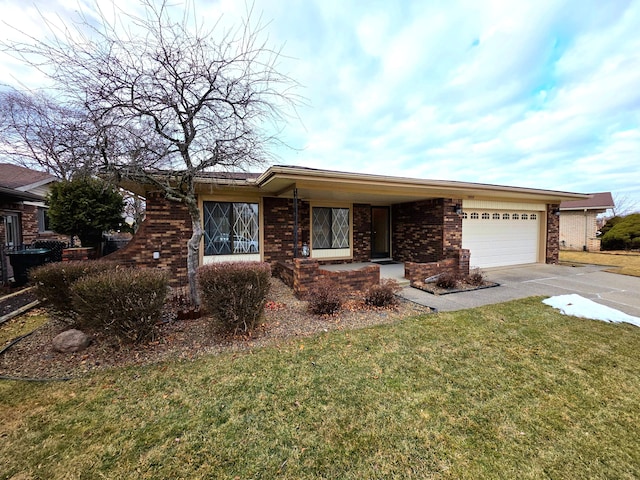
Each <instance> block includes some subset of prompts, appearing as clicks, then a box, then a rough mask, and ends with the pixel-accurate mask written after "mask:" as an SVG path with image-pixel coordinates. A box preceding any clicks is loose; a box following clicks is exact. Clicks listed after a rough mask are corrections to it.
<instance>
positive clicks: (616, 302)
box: [401, 264, 640, 317]
mask: <svg viewBox="0 0 640 480" xmlns="http://www.w3.org/2000/svg"><path fill="white" fill-rule="evenodd" d="M605 268H607V267H602V266H595V265H587V266H583V267H570V266H561V265H543V264H534V265H522V266H517V267H508V268H493V269H486V270H484V272H485V274H486V278H487V279H488V280H490V281H493V282H497V283H499V284H500V286H499V287H494V288H487V289H484V290H474V291H470V292H460V293H452V294H448V295H432V294H430V293H427V292H423V291H421V290H418V289H415V288H411V287H404V288H403V290H402V292H401V295H402V296H403V297H405V298H407V299H409V300H412V301H414V302H416V303H419V304H421V305H426V306H429V307H432V308H436V309H437V310H438V311H441V312H448V311H454V310H462V309H465V308H473V307H479V306H482V305H489V304H493V303H500V302H506V301H509V300H515V299H518V298H525V297H531V296H534V295H544V296H549V297H551V296H554V295H564V294H568V293H577V294H578V295H581V296H583V297H585V298H588V299H590V300H593V301H594V302H597V303H600V304H602V305H607V306H609V307H612V308H615V309H617V310H620V311H622V312H625V313H627V314H629V315H633V316H635V317H640V277H630V276H626V275H616V274H614V273H608V272H604V271H603V270H604V269H605Z"/></svg>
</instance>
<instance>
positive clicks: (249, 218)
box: [204, 202, 260, 255]
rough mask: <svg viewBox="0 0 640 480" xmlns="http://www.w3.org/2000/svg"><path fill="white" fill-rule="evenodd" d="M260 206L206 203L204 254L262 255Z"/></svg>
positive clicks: (253, 204)
mask: <svg viewBox="0 0 640 480" xmlns="http://www.w3.org/2000/svg"><path fill="white" fill-rule="evenodd" d="M259 224H260V223H259V217H258V204H257V203H230V202H204V254H205V255H235V254H243V253H258V252H259V251H260V231H259Z"/></svg>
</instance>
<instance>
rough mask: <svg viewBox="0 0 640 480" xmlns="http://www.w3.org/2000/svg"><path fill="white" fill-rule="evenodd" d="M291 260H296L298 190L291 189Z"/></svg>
mask: <svg viewBox="0 0 640 480" xmlns="http://www.w3.org/2000/svg"><path fill="white" fill-rule="evenodd" d="M293 258H298V189H297V188H294V189H293Z"/></svg>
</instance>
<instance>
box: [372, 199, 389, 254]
mask: <svg viewBox="0 0 640 480" xmlns="http://www.w3.org/2000/svg"><path fill="white" fill-rule="evenodd" d="M389 237H390V236H389V207H371V258H389V257H390V253H391V249H390V248H389V244H390V243H391V242H390V241H389Z"/></svg>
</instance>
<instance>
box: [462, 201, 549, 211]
mask: <svg viewBox="0 0 640 480" xmlns="http://www.w3.org/2000/svg"><path fill="white" fill-rule="evenodd" d="M462 209H463V210H465V211H468V210H473V209H475V210H486V211H488V212H489V213H493V212H491V211H490V210H527V211H535V212H544V211H546V210H547V205H546V204H544V203H525V202H500V201H497V200H462Z"/></svg>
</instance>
